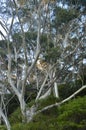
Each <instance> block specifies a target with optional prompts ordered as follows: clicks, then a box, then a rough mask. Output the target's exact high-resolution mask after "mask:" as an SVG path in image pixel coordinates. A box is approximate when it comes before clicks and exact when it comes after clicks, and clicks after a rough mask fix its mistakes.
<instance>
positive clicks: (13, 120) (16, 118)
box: [9, 108, 22, 124]
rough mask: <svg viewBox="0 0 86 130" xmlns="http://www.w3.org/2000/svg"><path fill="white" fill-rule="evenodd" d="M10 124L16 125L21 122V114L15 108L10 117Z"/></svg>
mask: <svg viewBox="0 0 86 130" xmlns="http://www.w3.org/2000/svg"><path fill="white" fill-rule="evenodd" d="M9 120H10V123H11V124H14V123H15V124H16V123H20V122H22V114H21V111H20V109H19V108H17V109H16V110H15V111H14V112H13V113H12V114H11V115H10V118H9Z"/></svg>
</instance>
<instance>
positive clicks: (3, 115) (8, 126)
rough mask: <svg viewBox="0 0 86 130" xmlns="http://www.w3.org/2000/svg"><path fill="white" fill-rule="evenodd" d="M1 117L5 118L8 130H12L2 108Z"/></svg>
mask: <svg viewBox="0 0 86 130" xmlns="http://www.w3.org/2000/svg"><path fill="white" fill-rule="evenodd" d="M0 116H1V117H2V118H3V121H4V122H5V124H6V127H7V130H11V126H10V123H9V121H8V119H7V117H6V116H5V114H4V113H3V111H2V110H1V108H0Z"/></svg>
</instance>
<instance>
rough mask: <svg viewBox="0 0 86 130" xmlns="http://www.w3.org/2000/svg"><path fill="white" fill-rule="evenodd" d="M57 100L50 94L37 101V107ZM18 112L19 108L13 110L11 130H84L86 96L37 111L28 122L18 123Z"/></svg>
mask: <svg viewBox="0 0 86 130" xmlns="http://www.w3.org/2000/svg"><path fill="white" fill-rule="evenodd" d="M57 101H58V100H57V99H55V98H54V97H52V96H50V97H49V99H48V98H47V99H46V100H41V101H40V102H39V108H38V109H42V108H43V107H44V106H46V105H49V104H52V103H55V102H57ZM19 113H20V112H19V110H17V112H15V114H16V116H15V118H14V119H13V120H14V121H13V125H12V130H44V129H45V130H48V129H49V130H85V129H86V96H84V97H78V98H76V99H73V100H71V101H69V102H68V103H65V104H64V105H62V106H59V107H58V108H57V107H53V108H51V109H48V110H46V111H44V112H42V113H39V114H37V115H36V116H35V117H34V118H33V120H32V122H30V123H26V124H23V123H20V122H21V121H19V120H17V116H19ZM12 117H13V114H12ZM17 121H18V122H17ZM3 130H4V129H3Z"/></svg>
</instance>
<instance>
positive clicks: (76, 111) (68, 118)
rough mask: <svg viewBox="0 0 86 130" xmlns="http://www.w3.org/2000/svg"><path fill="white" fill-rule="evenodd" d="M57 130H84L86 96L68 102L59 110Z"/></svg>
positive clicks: (85, 124) (85, 126) (85, 122)
mask: <svg viewBox="0 0 86 130" xmlns="http://www.w3.org/2000/svg"><path fill="white" fill-rule="evenodd" d="M57 122H58V129H59V130H85V129H86V96H84V97H82V98H81V97H79V98H77V99H74V100H72V101H70V102H69V103H68V104H65V105H63V106H61V107H60V108H59V116H58V119H57Z"/></svg>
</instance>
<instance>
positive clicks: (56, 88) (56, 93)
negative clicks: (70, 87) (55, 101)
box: [54, 82, 59, 98]
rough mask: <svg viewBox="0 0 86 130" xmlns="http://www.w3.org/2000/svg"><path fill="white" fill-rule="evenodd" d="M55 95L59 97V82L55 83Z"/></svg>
mask: <svg viewBox="0 0 86 130" xmlns="http://www.w3.org/2000/svg"><path fill="white" fill-rule="evenodd" d="M54 95H55V97H56V98H59V92H58V86H57V83H56V82H55V83H54Z"/></svg>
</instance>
